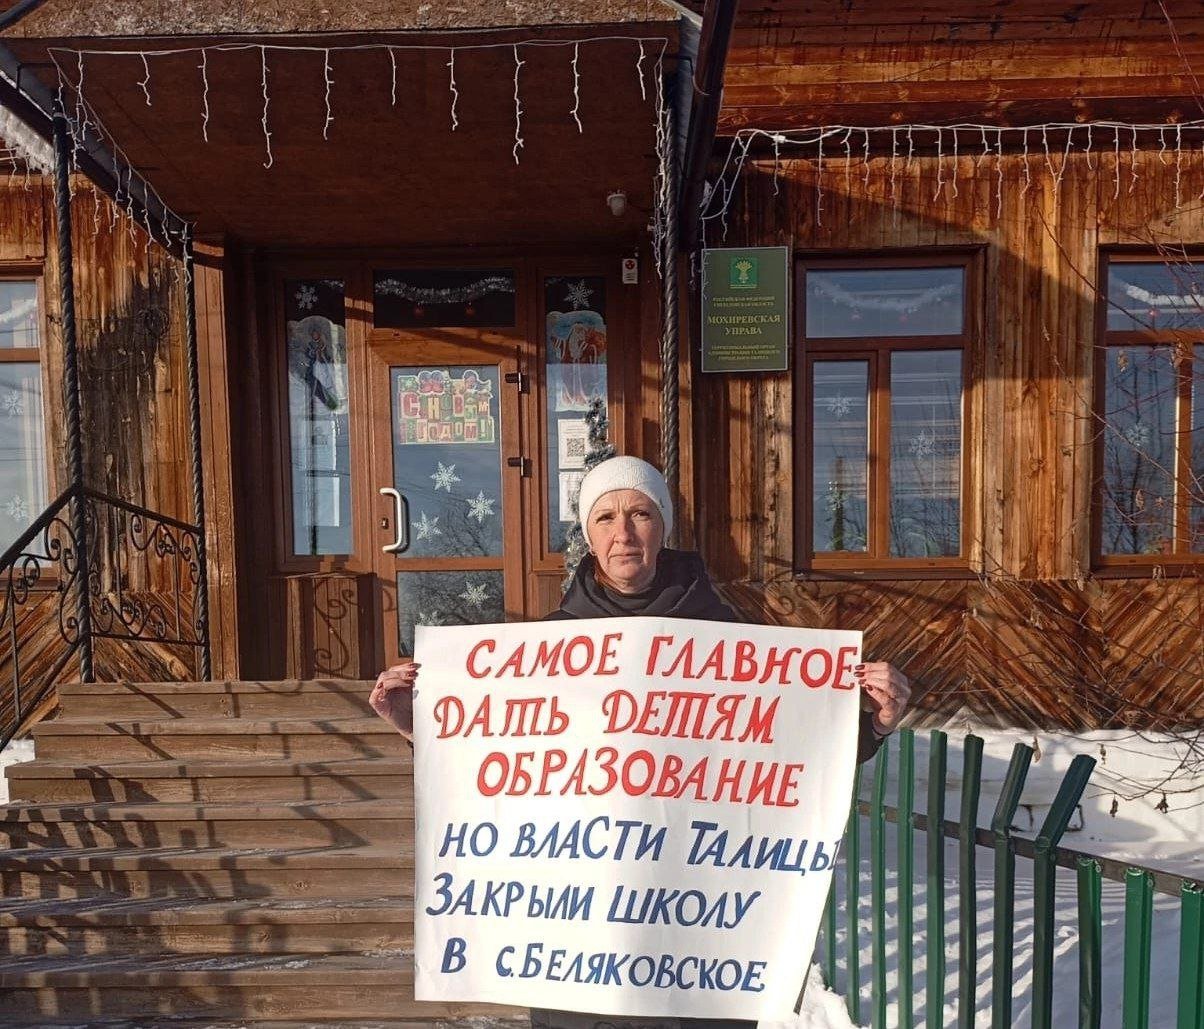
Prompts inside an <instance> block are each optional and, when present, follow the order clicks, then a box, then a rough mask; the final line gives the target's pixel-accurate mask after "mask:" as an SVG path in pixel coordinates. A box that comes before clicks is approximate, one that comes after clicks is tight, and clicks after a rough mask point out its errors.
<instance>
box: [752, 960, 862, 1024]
mask: <svg viewBox="0 0 1204 1029" xmlns="http://www.w3.org/2000/svg"><path fill="white" fill-rule="evenodd" d="M757 1025H758V1027H759V1029H854V1024H853V1022H852V1021H850V1019H849V1012H848V1009H847V1008H846V1007H845V999H844V997H842V996H840V995H839V994H836V993H833V992H832V991H831V990H829V989H827V988H826V987H825V986H824V979H823V973H822V972H821V971H820V968H819V966H818V965H812V966H811V974H810V976H808V978H807V989H806V991H805V992H804V993H803V1003H802V1007H801V1008H800V1009H799V1013H798V1014H797V1015H795V1016H794V1018H791V1019H780V1020H779V1019H775V1020H762V1021H760V1022H758V1023H757Z"/></svg>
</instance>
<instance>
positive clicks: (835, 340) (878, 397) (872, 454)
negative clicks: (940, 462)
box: [793, 249, 981, 580]
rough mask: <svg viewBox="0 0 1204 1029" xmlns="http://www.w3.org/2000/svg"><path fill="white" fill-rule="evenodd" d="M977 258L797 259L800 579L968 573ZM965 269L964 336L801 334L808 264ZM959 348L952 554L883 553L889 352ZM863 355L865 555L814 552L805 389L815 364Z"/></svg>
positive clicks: (933, 254) (937, 254) (964, 254)
mask: <svg viewBox="0 0 1204 1029" xmlns="http://www.w3.org/2000/svg"><path fill="white" fill-rule="evenodd" d="M978 265H979V260H978V255H977V253H976V252H975V251H972V250H965V249H958V250H948V251H946V250H931V251H925V252H924V253H923V254H916V253H906V254H897V255H892V254H884V253H881V252H876V253H874V254H869V255H866V256H864V257H849V256H843V257H827V256H824V255H822V254H813V255H807V256H804V257H800V258H799V259H798V260H796V262H795V267H794V295H795V297H796V298H797V302H796V305H795V315H794V331H793V339H794V350H795V354H796V362H795V374H794V391H793V392H794V411H795V424H796V425H798V424H800V422H799V419H800V418H801V420H802V421H801V424H802V426H803V433H802V436H801V440H800V439H799V437H798V435H797V434H796V444H795V447H794V481H795V489H794V512H795V526H796V530H795V535H794V565H795V575H796V577H799V578H809V577H814V578H836V579H883V580H887V579H910V578H915V579H923V578H937V579H948V578H962V577H965V578H972V577H974V573H973V572H972V571H971V569H970V560H969V552H968V545H969V544H968V537H969V536H970V531H969V526H968V515H969V511H968V509H967V494H968V487H969V483H970V473H971V467H970V453H971V447H970V441H968V440H967V438H966V432H967V429H968V427H969V426H970V425H971V411H970V404H971V384H972V383H971V365H972V353H973V345H974V334H975V330H976V329H980V328H981V326H980V325H979V323H978V320H977V319H976V318H975V317H974V312H975V307H976V305H977V304H978V303H979V282H978V276H977V271H978ZM941 267H945V268H948V267H961V268H962V269H963V284H964V288H963V291H962V304H963V308H962V333H961V334H960V335H948V334H941V335H930V336H899V337H874V336H870V337H865V336H841V337H836V336H825V337H821V338H818V339H815V340H811V339H809V338H808V337H807V335H806V325H807V321H806V318H807V312H806V303H807V291H806V275H807V271H808V270H809V269H816V270H824V271H827V270H832V269H858V270H865V269H872V268H881V269H895V268H941ZM926 350H958V351H960V352H961V355H962V359H961V412H960V417H961V431H960V439H961V455H960V456H961V461H960V467H961V477H960V494H961V495H960V498H959V514H960V529H959V533H958V553H957V555H954V556H949V557H939V558H911V557H908V558H903V557H889V556H887V555H886V550H887V547H888V546H889V534H890V524H889V522H890V518H889V496H890V461H889V453H890V450H889V448H890V428H891V427H890V382H889V377H890V355H891V354H892V353H894V352H907V351H926ZM817 360H820V361H840V360H868V362H869V366H870V367H869V408H870V410H869V414H870V433H871V437H872V439H871V446H870V450H869V454H868V457H869V483H868V497H869V499H868V521H869V525H870V531H871V539H870V540H869V541H867V542H868V545H869V547H870V549H869V550H867V551H866V552H864V553H862V552H843V553H837V552H823V553H818V554H817V553H815V552H813V551H812V548H811V540H812V536H813V524H812V518H813V514H812V511H813V497H812V470H811V449H812V447H811V441H812V439H813V434H814V424H813V418H812V411H811V394H812V392H813V390H812V380H813V373H812V368H813V366H814V363H815V361H817Z"/></svg>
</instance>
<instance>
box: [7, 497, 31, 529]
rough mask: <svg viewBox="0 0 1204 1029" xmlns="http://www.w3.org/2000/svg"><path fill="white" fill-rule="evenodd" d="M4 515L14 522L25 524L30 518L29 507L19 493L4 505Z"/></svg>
mask: <svg viewBox="0 0 1204 1029" xmlns="http://www.w3.org/2000/svg"><path fill="white" fill-rule="evenodd" d="M4 513H5V514H6V515H8V517H9V518H11V519H12V520H13V521H14V522H23V521H25V520H27V519H28V518H29V505H28V504H27V503H26V502H25V498H24V497H23V496H21V495H20V494H19V493H14V494H13V495H12V496H11V497H9V498H8V500H6V501H5V503H4Z"/></svg>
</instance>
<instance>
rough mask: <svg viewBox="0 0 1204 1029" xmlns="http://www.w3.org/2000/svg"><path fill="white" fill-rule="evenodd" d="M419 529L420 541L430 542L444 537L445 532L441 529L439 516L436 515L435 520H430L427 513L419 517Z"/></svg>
mask: <svg viewBox="0 0 1204 1029" xmlns="http://www.w3.org/2000/svg"><path fill="white" fill-rule="evenodd" d="M417 529H418V538H419V539H420V540H429V539H433V538H434V537H436V536H442V535H443V530H442V529H440V528H439V516H438V515H435V517H434V518H428V517H427V513H426V512H425V511H423V512H422V514H420V515H419V516H418V526H417Z"/></svg>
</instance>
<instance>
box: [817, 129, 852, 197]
mask: <svg viewBox="0 0 1204 1029" xmlns="http://www.w3.org/2000/svg"><path fill="white" fill-rule="evenodd" d="M820 138H821V139H822V138H823V137H822V136H821V137H820ZM852 139H853V130H852V129H845V133H844V191H845V193H848V192H849V190H850V189H851V188H852V186H853V143H852Z"/></svg>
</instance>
